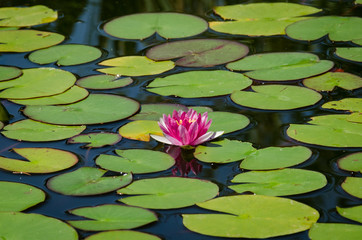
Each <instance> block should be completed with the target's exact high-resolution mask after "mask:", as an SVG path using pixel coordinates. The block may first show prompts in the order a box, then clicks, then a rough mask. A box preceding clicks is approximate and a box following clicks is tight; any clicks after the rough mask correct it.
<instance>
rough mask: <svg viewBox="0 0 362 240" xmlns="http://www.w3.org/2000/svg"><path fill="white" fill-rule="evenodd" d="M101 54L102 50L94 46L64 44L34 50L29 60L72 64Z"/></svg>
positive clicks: (39, 62)
mask: <svg viewBox="0 0 362 240" xmlns="http://www.w3.org/2000/svg"><path fill="white" fill-rule="evenodd" d="M101 56H102V52H101V50H99V49H98V48H95V47H92V46H87V45H81V44H64V45H59V46H53V47H50V48H47V49H41V50H38V51H35V52H32V53H31V54H30V55H29V60H30V61H32V62H34V63H38V64H48V63H52V62H56V63H57V65H59V66H71V65H77V64H83V63H87V62H91V61H94V60H96V59H97V58H100V57H101Z"/></svg>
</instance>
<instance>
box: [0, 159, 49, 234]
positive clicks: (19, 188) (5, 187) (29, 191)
mask: <svg viewBox="0 0 362 240" xmlns="http://www.w3.org/2000/svg"><path fill="white" fill-rule="evenodd" d="M0 161H1V160H0ZM0 163H1V162H0ZM44 200H45V193H44V192H43V191H42V190H40V189H39V188H36V187H33V186H31V185H27V184H23V183H15V182H3V181H0V212H5V211H14V212H18V211H23V210H25V209H27V208H30V207H32V206H34V205H37V204H38V203H41V202H43V201H44ZM0 235H1V234H0Z"/></svg>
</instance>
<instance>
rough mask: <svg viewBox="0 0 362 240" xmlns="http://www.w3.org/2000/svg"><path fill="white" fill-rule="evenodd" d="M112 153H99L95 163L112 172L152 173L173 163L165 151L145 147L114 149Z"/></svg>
mask: <svg viewBox="0 0 362 240" xmlns="http://www.w3.org/2000/svg"><path fill="white" fill-rule="evenodd" d="M116 154H117V155H118V156H114V155H106V154H101V155H99V157H97V159H96V164H97V165H99V166H100V167H102V168H104V169H108V170H111V171H114V172H127V173H133V174H138V173H152V172H159V171H163V170H166V169H168V168H170V167H171V166H173V165H174V164H175V160H174V159H173V157H171V156H170V155H168V154H167V153H163V152H159V151H152V150H146V149H128V150H116Z"/></svg>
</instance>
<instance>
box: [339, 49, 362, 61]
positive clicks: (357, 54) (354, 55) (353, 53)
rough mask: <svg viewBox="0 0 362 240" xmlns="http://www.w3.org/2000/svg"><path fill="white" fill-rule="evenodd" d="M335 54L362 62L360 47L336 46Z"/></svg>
mask: <svg viewBox="0 0 362 240" xmlns="http://www.w3.org/2000/svg"><path fill="white" fill-rule="evenodd" d="M336 55H337V56H338V57H341V58H344V59H347V60H350V61H353V62H362V47H354V48H337V49H336Z"/></svg>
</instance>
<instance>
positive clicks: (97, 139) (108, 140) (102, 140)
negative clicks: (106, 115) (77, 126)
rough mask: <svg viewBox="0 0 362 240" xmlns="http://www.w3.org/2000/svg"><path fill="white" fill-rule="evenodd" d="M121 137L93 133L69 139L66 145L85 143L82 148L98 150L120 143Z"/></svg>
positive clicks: (115, 134)
mask: <svg viewBox="0 0 362 240" xmlns="http://www.w3.org/2000/svg"><path fill="white" fill-rule="evenodd" d="M121 139H122V137H121V135H119V134H117V133H109V132H94V133H88V134H81V135H77V136H74V137H72V138H70V139H69V140H68V141H67V142H68V143H87V144H86V145H85V146H84V147H88V148H99V147H104V146H106V145H114V144H116V143H118V142H119V141H121Z"/></svg>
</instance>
